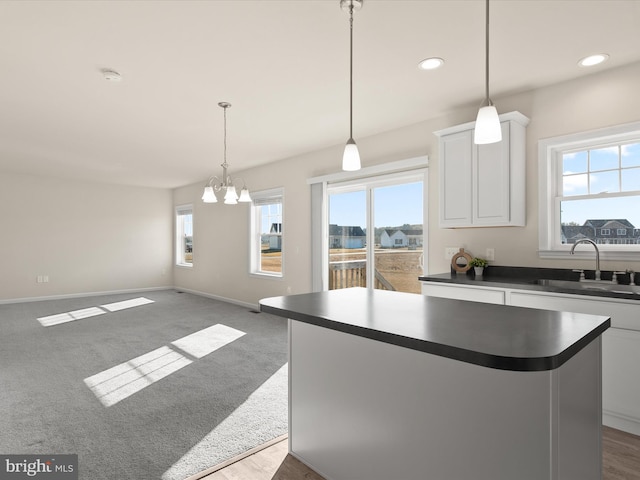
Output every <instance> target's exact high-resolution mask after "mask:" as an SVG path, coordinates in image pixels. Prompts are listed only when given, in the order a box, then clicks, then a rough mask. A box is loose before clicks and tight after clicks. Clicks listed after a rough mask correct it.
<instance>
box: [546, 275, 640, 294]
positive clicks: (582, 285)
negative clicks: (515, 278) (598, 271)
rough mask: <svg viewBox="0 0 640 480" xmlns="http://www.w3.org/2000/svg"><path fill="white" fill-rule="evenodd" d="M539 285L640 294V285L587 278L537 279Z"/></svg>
mask: <svg viewBox="0 0 640 480" xmlns="http://www.w3.org/2000/svg"><path fill="white" fill-rule="evenodd" d="M535 283H537V284H538V285H544V286H547V287H558V288H568V289H571V290H600V291H604V292H614V293H624V294H627V295H634V294H637V295H640V285H619V284H617V283H612V282H605V281H595V280H585V281H582V282H572V281H570V280H549V279H541V280H536V282H535Z"/></svg>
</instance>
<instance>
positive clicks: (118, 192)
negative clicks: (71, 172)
mask: <svg viewBox="0 0 640 480" xmlns="http://www.w3.org/2000/svg"><path fill="white" fill-rule="evenodd" d="M172 212H173V206H172V192H171V190H168V189H166V190H162V189H150V188H135V187H123V186H114V185H103V184H99V183H86V182H76V181H68V180H60V179H54V178H44V177H38V176H29V175H16V174H8V173H2V174H1V175H0V219H2V229H1V234H0V255H1V256H0V301H3V300H4V301H9V300H15V299H21V298H34V297H36V298H39V297H47V296H57V295H74V294H82V293H89V292H108V291H120V290H129V289H132V290H133V289H142V288H155V287H161V286H171V285H172V284H173V271H172V268H171V267H172V262H171V258H172V257H171V252H172V250H171V249H172V238H173V233H172V232H173V226H172V225H173V223H172V222H173V214H172ZM38 275H47V276H48V277H49V282H48V283H37V282H36V279H37V277H38Z"/></svg>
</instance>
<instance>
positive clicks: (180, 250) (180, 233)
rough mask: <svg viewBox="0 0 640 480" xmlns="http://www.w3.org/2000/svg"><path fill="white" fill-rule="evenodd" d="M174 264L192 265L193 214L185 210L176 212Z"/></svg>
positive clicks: (181, 209)
mask: <svg viewBox="0 0 640 480" xmlns="http://www.w3.org/2000/svg"><path fill="white" fill-rule="evenodd" d="M176 263H177V264H178V265H192V264H193V213H192V210H190V209H187V208H180V209H178V210H177V211H176Z"/></svg>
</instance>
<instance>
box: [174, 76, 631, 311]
mask: <svg viewBox="0 0 640 480" xmlns="http://www.w3.org/2000/svg"><path fill="white" fill-rule="evenodd" d="M576 68H578V67H576ZM638 85H640V64H635V65H631V66H627V67H623V68H619V69H615V70H611V71H608V72H603V73H595V74H591V75H588V76H585V77H582V78H580V79H578V80H574V81H569V82H566V83H562V84H557V85H553V86H549V87H546V88H542V89H538V90H534V91H530V92H525V93H520V94H516V95H512V96H509V97H503V98H494V99H493V100H494V102H495V103H496V105H497V108H498V110H499V112H501V113H506V112H509V111H513V110H518V111H520V112H522V113H523V114H525V115H526V116H527V117H529V118H530V119H531V123H530V124H529V127H528V129H527V173H526V174H527V225H526V227H510V228H477V229H456V230H446V229H440V228H438V203H437V202H438V167H439V165H438V163H439V158H438V139H437V137H436V136H435V135H433V133H432V132H434V131H436V130H439V129H442V128H445V127H449V126H452V125H456V124H459V123H465V122H469V121H472V120H474V119H475V115H476V113H477V106H472V107H468V108H460V109H457V110H455V111H452V112H451V113H450V114H449V115H448V116H446V117H441V118H437V119H433V120H428V121H425V122H422V123H419V124H415V125H411V126H407V127H404V128H400V129H398V130H394V131H391V132H386V133H383V134H380V135H376V136H373V137H368V138H357V142H358V146H359V148H360V153H361V156H362V159H363V165H364V166H370V165H375V164H380V163H385V162H390V161H395V160H403V159H406V158H411V157H416V156H420V155H425V154H427V155H428V156H429V164H430V173H429V239H428V248H429V265H430V271H431V273H438V272H445V271H448V270H449V263H448V261H446V260H445V259H444V250H445V248H446V247H449V246H453V247H465V248H466V249H467V250H470V251H471V252H484V250H485V249H486V248H487V247H491V248H494V249H495V255H496V261H495V264H497V265H518V266H539V267H559V268H582V267H585V268H589V267H590V265H591V262H590V263H588V264H584V265H581V264H579V262H580V261H579V260H576V261H575V262H571V261H552V260H541V259H539V258H538V256H537V250H538V211H537V208H538V195H537V188H538V165H537V155H538V150H537V148H538V147H537V145H538V140H540V139H542V138H548V137H553V136H558V135H565V134H569V133H575V132H579V131H585V130H591V129H596V128H601V127H606V126H611V125H617V124H622V123H628V122H631V121H638V120H639V119H640V95H638V90H637V86H638ZM381 114H384V113H383V112H381ZM309 135H313V132H312V131H310V132H309ZM342 149H343V146H342V145H337V146H335V147H332V148H327V149H325V150H322V151H318V152H313V153H309V154H306V155H302V156H300V157H296V158H292V159H287V160H283V161H280V162H277V163H273V164H270V165H269V166H263V167H260V168H255V169H251V170H247V171H243V172H233V171H232V173H234V174H238V175H240V176H241V177H242V178H244V179H245V180H246V182H247V185H248V186H249V188H250V189H251V190H252V191H258V190H263V189H269V188H274V187H280V186H282V187H284V189H285V203H284V214H285V218H284V242H285V243H284V245H285V264H284V272H285V275H284V278H283V279H282V280H274V279H262V278H255V277H251V276H250V275H249V274H248V268H249V266H248V249H249V247H248V226H249V225H248V224H249V220H248V216H249V210H248V206H246V205H242V204H239V205H236V206H229V205H223V204H221V203H217V204H213V205H204V204H202V202H201V201H200V196H201V195H202V188H203V185H204V179H203V181H202V182H201V183H200V184H197V185H192V186H188V187H184V188H179V189H176V190H175V192H174V205H180V204H184V203H193V204H194V210H195V212H194V266H193V268H191V269H186V268H180V267H175V269H174V271H175V273H174V281H175V285H176V286H177V287H179V288H185V289H191V290H196V291H201V292H205V293H209V294H211V295H216V296H220V297H224V298H230V299H234V300H237V301H240V302H247V303H252V304H255V303H257V302H258V300H259V299H260V298H263V297H268V296H274V295H285V294H287V293H288V292H289V289H290V291H291V293H304V292H308V291H310V290H311V271H310V269H311V253H310V243H311V239H310V220H309V212H310V191H309V186H308V185H307V183H306V180H307V178H310V177H314V176H319V175H323V174H328V173H335V172H337V171H339V170H340V163H341V158H342ZM231 163H232V167H233V160H232V161H231ZM212 173H214V174H215V173H216V172H212ZM479 254H480V253H479ZM629 267H630V265H622V264H618V265H616V264H614V263H613V262H612V263H611V264H608V263H607V264H606V265H603V268H604V269H610V268H616V269H624V268H629ZM631 267H633V268H634V269H635V270H638V269H640V268H639V266H638V265H637V264H636V265H635V266H634V265H631Z"/></svg>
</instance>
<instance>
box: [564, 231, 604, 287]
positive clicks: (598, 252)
mask: <svg viewBox="0 0 640 480" xmlns="http://www.w3.org/2000/svg"><path fill="white" fill-rule="evenodd" d="M580 243H590V244H591V245H593V248H595V249H596V281H599V280H600V250H598V246H597V245H596V242H594V241H593V240H589V239H588V238H582V239H580V240H578V241H577V242H576V243H574V244H573V246H572V247H571V255H573V254H574V250H575V249H576V246H577V245H578V244H580Z"/></svg>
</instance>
